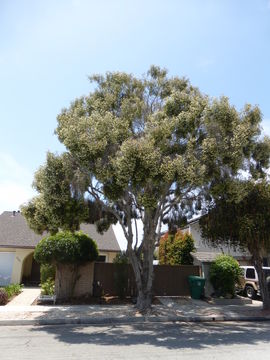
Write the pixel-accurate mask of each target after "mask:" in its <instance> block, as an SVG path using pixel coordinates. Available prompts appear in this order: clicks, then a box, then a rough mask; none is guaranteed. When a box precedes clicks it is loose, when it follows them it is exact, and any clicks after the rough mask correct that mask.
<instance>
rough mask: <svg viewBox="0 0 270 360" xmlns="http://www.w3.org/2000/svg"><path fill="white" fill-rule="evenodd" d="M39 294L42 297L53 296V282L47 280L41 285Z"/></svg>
mask: <svg viewBox="0 0 270 360" xmlns="http://www.w3.org/2000/svg"><path fill="white" fill-rule="evenodd" d="M41 294H42V295H54V280H53V279H50V278H49V279H47V280H46V281H45V282H44V283H42V284H41Z"/></svg>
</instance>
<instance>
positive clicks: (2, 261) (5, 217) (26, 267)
mask: <svg viewBox="0 0 270 360" xmlns="http://www.w3.org/2000/svg"><path fill="white" fill-rule="evenodd" d="M81 230H82V231H83V232H85V233H86V234H88V235H89V236H90V237H91V238H92V239H93V240H95V241H96V243H97V246H98V249H99V260H98V261H102V262H112V261H113V259H114V257H115V256H116V254H117V253H119V252H120V247H119V245H118V242H117V240H116V237H115V234H114V231H113V228H112V227H110V228H109V230H108V231H107V232H106V233H104V234H103V235H101V234H99V233H98V232H97V231H96V228H95V225H91V224H82V225H81ZM44 235H46V234H43V235H37V234H36V233H35V232H34V231H33V230H31V229H30V228H29V226H28V225H27V222H26V220H25V218H24V217H23V216H22V214H21V213H20V212H19V211H18V212H16V211H5V212H3V213H2V214H1V215H0V285H7V284H9V283H22V282H29V283H37V282H39V276H40V273H39V264H37V263H36V262H35V260H34V259H33V254H34V250H35V247H36V245H37V244H38V242H39V241H40V240H41V239H42V238H43V237H44Z"/></svg>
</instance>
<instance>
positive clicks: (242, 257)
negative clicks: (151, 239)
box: [181, 218, 252, 296]
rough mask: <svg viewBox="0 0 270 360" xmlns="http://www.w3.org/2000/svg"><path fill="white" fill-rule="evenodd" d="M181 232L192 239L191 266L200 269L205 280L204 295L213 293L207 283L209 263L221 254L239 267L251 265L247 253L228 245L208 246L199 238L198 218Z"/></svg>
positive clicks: (208, 282)
mask: <svg viewBox="0 0 270 360" xmlns="http://www.w3.org/2000/svg"><path fill="white" fill-rule="evenodd" d="M181 230H182V231H183V232H188V233H189V234H190V235H192V237H193V239H194V245H195V248H196V252H194V253H192V257H193V260H194V261H193V264H194V265H199V266H200V267H201V271H202V276H203V277H204V278H205V279H206V284H205V295H206V296H208V295H211V294H212V293H213V290H214V289H213V287H212V285H211V283H210V281H209V271H210V265H211V263H212V262H213V261H214V260H215V259H216V258H217V257H218V256H219V255H221V254H226V255H231V256H233V257H234V258H235V259H236V260H237V261H238V263H239V265H252V260H251V255H250V253H249V252H248V251H246V252H244V251H241V250H239V249H234V248H233V247H230V246H229V245H223V246H219V247H214V246H213V245H211V244H208V243H207V242H206V241H205V240H204V239H203V238H202V236H201V230H200V225H199V218H197V219H195V220H192V221H190V222H189V223H188V224H187V226H185V227H184V228H181Z"/></svg>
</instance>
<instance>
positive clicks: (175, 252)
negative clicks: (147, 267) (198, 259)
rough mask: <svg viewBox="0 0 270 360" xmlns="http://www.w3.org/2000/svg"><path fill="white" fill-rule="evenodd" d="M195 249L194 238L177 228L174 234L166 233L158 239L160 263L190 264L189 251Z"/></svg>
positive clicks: (191, 260)
mask: <svg viewBox="0 0 270 360" xmlns="http://www.w3.org/2000/svg"><path fill="white" fill-rule="evenodd" d="M192 251H195V246H194V240H193V238H192V236H191V235H189V234H188V233H183V232H182V231H181V230H178V231H177V232H176V233H175V234H169V233H166V234H165V235H164V236H162V238H161V239H160V244H159V256H158V257H159V264H160V265H192V264H193V258H192V256H191V254H190V253H191V252H192Z"/></svg>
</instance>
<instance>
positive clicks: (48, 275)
mask: <svg viewBox="0 0 270 360" xmlns="http://www.w3.org/2000/svg"><path fill="white" fill-rule="evenodd" d="M55 270H56V269H55V265H53V264H41V266H40V282H41V284H43V283H45V282H46V281H47V280H49V279H50V280H54V279H55Z"/></svg>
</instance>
